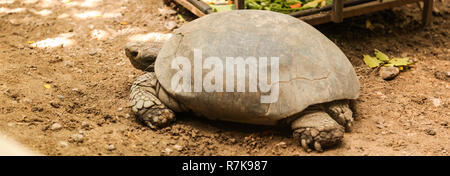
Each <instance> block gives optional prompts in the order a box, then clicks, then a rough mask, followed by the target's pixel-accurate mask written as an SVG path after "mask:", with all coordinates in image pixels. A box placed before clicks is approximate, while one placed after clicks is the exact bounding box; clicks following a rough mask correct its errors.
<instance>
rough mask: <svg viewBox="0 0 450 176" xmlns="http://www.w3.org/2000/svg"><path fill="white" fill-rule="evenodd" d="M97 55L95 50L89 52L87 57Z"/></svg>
mask: <svg viewBox="0 0 450 176" xmlns="http://www.w3.org/2000/svg"><path fill="white" fill-rule="evenodd" d="M96 54H97V50H90V51H89V55H91V56H93V55H96Z"/></svg>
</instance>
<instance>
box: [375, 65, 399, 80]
mask: <svg viewBox="0 0 450 176" xmlns="http://www.w3.org/2000/svg"><path fill="white" fill-rule="evenodd" d="M399 73H400V70H399V69H398V68H397V67H381V68H380V72H379V74H380V77H381V78H383V79H384V80H391V79H394V78H395V77H396V76H397V75H398V74H399Z"/></svg>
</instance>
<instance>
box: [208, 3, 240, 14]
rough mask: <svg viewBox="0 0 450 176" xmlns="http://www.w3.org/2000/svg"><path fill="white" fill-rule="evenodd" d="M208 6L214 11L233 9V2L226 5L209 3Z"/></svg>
mask: <svg viewBox="0 0 450 176" xmlns="http://www.w3.org/2000/svg"><path fill="white" fill-rule="evenodd" d="M209 6H211V8H213V10H214V12H225V11H229V10H234V5H233V4H228V5H214V4H210V5H209Z"/></svg>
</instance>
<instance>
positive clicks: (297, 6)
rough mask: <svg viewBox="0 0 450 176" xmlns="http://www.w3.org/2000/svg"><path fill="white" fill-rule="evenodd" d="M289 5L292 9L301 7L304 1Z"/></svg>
mask: <svg viewBox="0 0 450 176" xmlns="http://www.w3.org/2000/svg"><path fill="white" fill-rule="evenodd" d="M289 7H291V9H296V8H300V7H302V3H297V4H294V5H291V6H289Z"/></svg>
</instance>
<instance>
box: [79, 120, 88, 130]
mask: <svg viewBox="0 0 450 176" xmlns="http://www.w3.org/2000/svg"><path fill="white" fill-rule="evenodd" d="M81 128H83V129H85V130H89V129H90V125H89V123H87V122H81Z"/></svg>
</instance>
